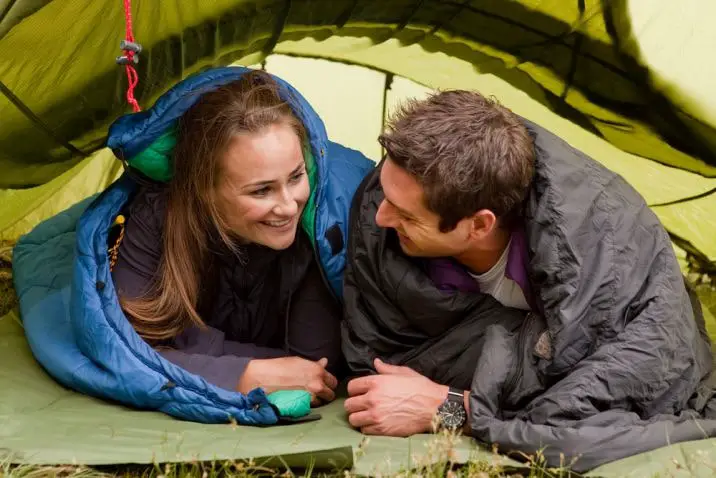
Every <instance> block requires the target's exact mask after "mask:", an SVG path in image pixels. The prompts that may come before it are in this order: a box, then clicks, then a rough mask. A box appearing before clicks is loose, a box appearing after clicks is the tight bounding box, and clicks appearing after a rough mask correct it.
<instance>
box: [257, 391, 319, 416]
mask: <svg viewBox="0 0 716 478" xmlns="http://www.w3.org/2000/svg"><path fill="white" fill-rule="evenodd" d="M267 398H268V401H269V402H270V403H271V404H272V405H274V406H275V407H276V408H277V409H278V413H279V415H280V416H282V417H291V418H301V417H305V416H306V415H308V414H309V413H311V394H310V393H308V392H306V391H305V390H279V391H278V392H273V393H271V394H269V395H268V396H267Z"/></svg>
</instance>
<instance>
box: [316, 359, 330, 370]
mask: <svg viewBox="0 0 716 478" xmlns="http://www.w3.org/2000/svg"><path fill="white" fill-rule="evenodd" d="M318 365H320V366H321V367H323V368H326V366H327V365H328V359H327V358H326V357H323V358H322V359H319V360H318Z"/></svg>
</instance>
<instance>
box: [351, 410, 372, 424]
mask: <svg viewBox="0 0 716 478" xmlns="http://www.w3.org/2000/svg"><path fill="white" fill-rule="evenodd" d="M348 423H350V424H351V425H352V426H354V427H355V428H362V427H369V426H371V425H373V424H374V421H373V414H372V413H371V412H370V411H367V410H364V411H362V412H356V413H351V414H350V415H348Z"/></svg>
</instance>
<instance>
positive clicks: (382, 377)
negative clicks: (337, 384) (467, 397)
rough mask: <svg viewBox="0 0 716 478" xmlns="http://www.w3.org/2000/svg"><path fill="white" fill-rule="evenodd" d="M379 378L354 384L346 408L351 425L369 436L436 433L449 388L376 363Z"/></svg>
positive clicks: (422, 377)
mask: <svg viewBox="0 0 716 478" xmlns="http://www.w3.org/2000/svg"><path fill="white" fill-rule="evenodd" d="M375 369H376V371H377V372H378V375H370V376H367V377H360V378H356V379H353V380H351V381H350V382H349V383H348V395H349V396H350V398H348V399H347V400H346V402H345V408H346V411H347V412H348V421H349V422H350V424H351V425H353V426H354V427H356V428H359V429H360V430H361V432H362V433H364V434H366V435H385V436H400V437H406V436H410V435H415V434H417V433H429V432H431V431H432V424H433V418H434V416H435V414H436V413H437V410H438V407H439V406H440V404H441V403H443V401H445V399H446V398H447V394H448V387H447V386H444V385H438V384H437V383H435V382H433V381H432V380H430V379H428V378H427V377H424V376H422V375H420V374H419V373H417V372H416V371H414V370H413V369H411V368H409V367H401V366H396V365H389V364H386V363H384V362H383V361H381V360H380V359H376V360H375Z"/></svg>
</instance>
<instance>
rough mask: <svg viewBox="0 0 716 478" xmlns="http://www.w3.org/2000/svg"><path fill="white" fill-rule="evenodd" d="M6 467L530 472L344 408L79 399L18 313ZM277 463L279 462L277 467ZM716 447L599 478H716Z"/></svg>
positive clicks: (6, 414) (10, 332) (653, 455)
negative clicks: (195, 415) (49, 369)
mask: <svg viewBox="0 0 716 478" xmlns="http://www.w3.org/2000/svg"><path fill="white" fill-rule="evenodd" d="M0 364H2V367H0V397H1V398H0V460H3V461H10V462H14V463H27V464H43V465H47V464H82V465H112V464H151V463H164V462H195V461H210V460H227V459H232V460H241V459H250V458H254V459H255V463H257V464H264V465H266V466H281V465H282V464H285V465H288V466H290V467H291V468H305V467H313V468H320V469H329V470H330V469H337V468H352V469H353V471H354V472H355V473H358V474H364V475H375V474H378V473H380V474H386V473H392V472H397V471H399V470H400V469H401V468H408V467H410V466H416V465H418V466H419V465H427V464H429V463H431V462H436V461H445V458H446V453H447V450H448V449H449V450H450V453H451V458H452V460H453V461H454V462H457V463H464V462H466V461H468V460H482V461H485V462H488V463H491V464H495V465H497V464H500V465H501V466H503V467H510V468H511V467H516V468H521V467H524V466H525V465H523V464H521V463H519V462H517V461H514V460H511V459H510V458H507V457H504V456H500V455H496V454H494V453H492V452H490V451H489V450H486V449H484V448H481V447H478V446H476V445H475V443H474V442H473V441H472V440H469V439H467V438H458V439H456V440H455V442H454V443H452V444H451V445H452V446H450V440H449V439H447V438H445V437H439V436H429V435H424V436H416V437H413V438H411V439H402V438H386V437H370V438H368V439H367V440H366V437H364V436H363V435H361V434H360V433H359V432H357V431H355V430H353V429H352V428H351V427H350V425H349V424H348V422H347V420H346V417H345V413H344V411H343V407H342V400H337V401H336V402H334V403H332V404H330V405H327V406H325V407H322V408H320V409H318V410H317V411H318V412H320V413H321V415H322V419H321V420H318V421H314V422H308V423H303V424H295V425H286V426H276V427H266V428H254V427H241V426H235V425H204V424H199V423H192V422H186V421H180V420H176V419H174V418H172V417H169V416H167V415H165V414H162V413H157V412H151V411H140V410H133V409H130V408H127V407H124V406H122V405H118V404H114V403H109V402H107V401H103V400H99V399H96V398H92V397H88V396H84V395H81V394H78V393H75V392H72V391H70V390H68V389H66V388H64V387H62V386H61V385H59V384H58V383H56V382H55V381H54V380H53V379H52V378H51V377H49V376H48V375H47V373H46V372H45V371H44V370H43V369H42V368H41V367H40V366H39V364H38V363H37V362H36V361H35V359H34V358H33V356H32V353H31V351H30V349H29V346H28V344H27V341H26V340H25V336H24V333H23V330H22V325H21V323H20V321H19V318H18V315H17V312H15V311H13V312H10V313H9V314H7V315H5V316H4V317H2V318H0ZM277 457H279V458H277ZM714 465H716V439H712V440H707V441H698V442H688V443H682V444H678V445H672V446H670V447H665V448H662V449H659V450H655V451H653V452H649V453H644V454H641V455H637V456H634V457H631V458H627V459H623V460H620V461H617V462H613V463H610V464H608V465H605V466H602V467H601V468H599V469H597V470H594V472H593V473H592V474H594V475H598V476H625V475H630V476H654V475H655V474H657V473H658V474H660V475H662V476H663V475H668V476H680V474H681V473H682V472H687V471H688V473H689V474H688V476H712V475H713V473H714V469H715V466H714Z"/></svg>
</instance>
